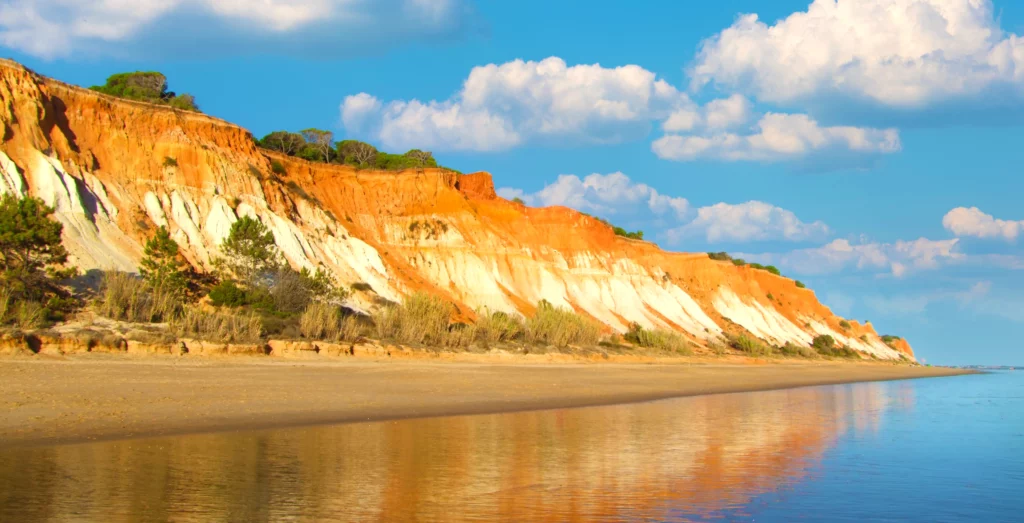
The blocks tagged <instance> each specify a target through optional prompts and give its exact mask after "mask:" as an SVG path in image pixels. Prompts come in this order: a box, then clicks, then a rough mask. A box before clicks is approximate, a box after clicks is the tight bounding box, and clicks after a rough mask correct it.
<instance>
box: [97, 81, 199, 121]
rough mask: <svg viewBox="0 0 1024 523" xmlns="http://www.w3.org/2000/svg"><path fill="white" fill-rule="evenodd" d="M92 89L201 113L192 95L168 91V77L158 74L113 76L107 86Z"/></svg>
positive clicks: (129, 98) (120, 96)
mask: <svg viewBox="0 0 1024 523" xmlns="http://www.w3.org/2000/svg"><path fill="white" fill-rule="evenodd" d="M90 89H91V90H93V91H97V92H100V93H103V94H108V95H111V96H116V97H118V98H126V99H128V100H138V101H142V102H149V103H155V104H161V105H169V106H171V107H173V108H175V109H181V110H185V111H199V107H198V106H197V105H196V100H195V98H194V97H193V96H192V95H190V94H181V95H176V94H174V92H172V91H168V90H167V77H166V76H164V75H162V74H160V73H157V72H152V71H150V72H142V71H136V72H134V73H119V74H115V75H111V76H110V77H109V78H107V83H106V84H105V85H94V86H92V87H90Z"/></svg>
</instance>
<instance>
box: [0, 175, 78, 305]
mask: <svg viewBox="0 0 1024 523" xmlns="http://www.w3.org/2000/svg"><path fill="white" fill-rule="evenodd" d="M53 212H54V210H53V208H51V207H48V206H47V205H46V204H45V203H44V202H43V201H42V200H40V199H38V198H32V197H24V198H17V197H15V196H13V195H11V194H4V195H3V197H2V198H0V283H2V284H3V286H4V287H6V288H7V291H8V292H10V293H11V295H12V296H13V297H15V299H22V300H30V301H37V302H46V301H47V300H52V299H53V298H65V297H67V295H68V294H67V292H66V291H65V290H64V289H63V288H62V287H61V286H60V282H61V281H62V280H65V279H67V278H71V277H73V276H74V275H75V274H76V273H77V270H76V269H75V268H74V267H64V264H66V263H67V261H68V251H67V249H65V248H64V245H63V244H61V233H62V232H63V230H64V226H63V225H62V224H61V223H60V222H58V221H57V220H54V219H53V218H51V216H52V215H53Z"/></svg>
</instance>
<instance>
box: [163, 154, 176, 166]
mask: <svg viewBox="0 0 1024 523" xmlns="http://www.w3.org/2000/svg"><path fill="white" fill-rule="evenodd" d="M177 166H178V160H177V159H176V158H171V157H170V156H164V167H177Z"/></svg>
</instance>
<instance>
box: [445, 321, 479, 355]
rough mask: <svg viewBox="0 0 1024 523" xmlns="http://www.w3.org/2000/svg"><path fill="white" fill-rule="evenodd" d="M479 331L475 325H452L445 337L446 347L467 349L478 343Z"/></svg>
mask: <svg viewBox="0 0 1024 523" xmlns="http://www.w3.org/2000/svg"><path fill="white" fill-rule="evenodd" d="M477 331H478V329H477V326H476V325H475V324H473V323H456V324H453V325H450V326H449V327H448V332H447V333H446V334H445V337H444V346H445V347H449V348H453V349H465V348H467V347H469V346H470V345H472V344H473V342H474V341H476V339H477Z"/></svg>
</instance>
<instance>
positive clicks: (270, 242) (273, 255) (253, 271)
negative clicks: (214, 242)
mask: <svg viewBox="0 0 1024 523" xmlns="http://www.w3.org/2000/svg"><path fill="white" fill-rule="evenodd" d="M220 250H221V252H222V253H223V254H224V257H223V258H221V259H219V260H217V265H218V268H220V269H221V270H222V272H225V273H226V274H225V276H227V277H232V278H235V279H237V280H238V281H239V282H240V283H242V284H244V285H246V286H248V287H249V288H250V289H254V288H256V287H260V286H262V284H264V283H266V281H267V280H268V279H270V278H272V276H273V274H274V272H275V271H277V270H278V269H279V268H281V267H282V266H283V265H284V264H283V262H282V261H281V255H280V253H279V252H278V250H277V245H276V244H275V243H274V235H273V233H271V232H270V230H269V229H267V226H266V225H263V223H261V222H260V221H259V220H256V219H253V218H250V217H248V216H243V217H242V218H240V219H239V220H238V221H236V222H235V223H233V224H231V231H230V232H229V233H228V237H227V239H225V240H224V242H223V243H221V245H220Z"/></svg>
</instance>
